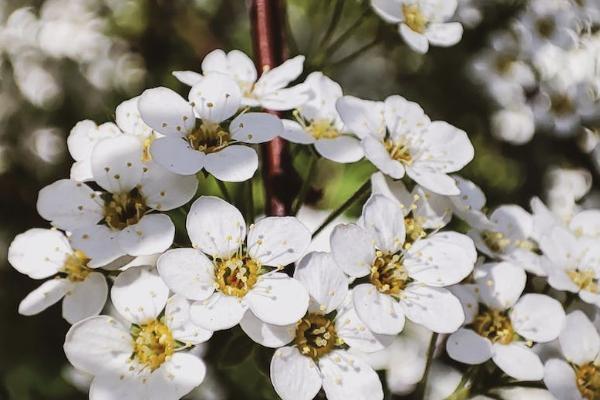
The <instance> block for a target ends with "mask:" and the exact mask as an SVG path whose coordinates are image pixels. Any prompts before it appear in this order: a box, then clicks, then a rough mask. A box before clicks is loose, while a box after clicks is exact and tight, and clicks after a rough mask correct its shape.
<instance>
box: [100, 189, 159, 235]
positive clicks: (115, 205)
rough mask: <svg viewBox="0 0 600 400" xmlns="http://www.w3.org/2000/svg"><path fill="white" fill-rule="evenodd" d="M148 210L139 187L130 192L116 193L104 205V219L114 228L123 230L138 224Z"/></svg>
mask: <svg viewBox="0 0 600 400" xmlns="http://www.w3.org/2000/svg"><path fill="white" fill-rule="evenodd" d="M146 211H148V206H146V202H145V201H144V197H143V196H142V194H141V193H140V191H139V190H138V189H137V188H134V189H133V190H132V191H131V192H128V193H114V194H112V195H111V197H110V200H108V201H107V202H106V203H105V206H104V221H105V222H106V225H108V226H109V227H111V228H112V229H116V230H121V229H124V228H126V227H128V226H130V225H135V224H137V223H138V222H139V221H140V219H142V217H143V216H144V214H145V213H146Z"/></svg>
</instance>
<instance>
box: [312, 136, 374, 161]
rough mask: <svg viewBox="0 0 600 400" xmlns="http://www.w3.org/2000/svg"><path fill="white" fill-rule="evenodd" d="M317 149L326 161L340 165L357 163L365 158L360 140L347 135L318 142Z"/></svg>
mask: <svg viewBox="0 0 600 400" xmlns="http://www.w3.org/2000/svg"><path fill="white" fill-rule="evenodd" d="M315 149H316V150H317V153H319V154H320V155H321V156H323V157H325V158H326V159H328V160H331V161H335V162H339V163H352V162H356V161H358V160H360V159H361V158H363V156H364V152H363V149H362V146H361V145H360V142H359V141H358V139H356V138H354V137H351V136H346V135H344V136H340V137H337V138H335V139H321V140H317V142H316V143H315Z"/></svg>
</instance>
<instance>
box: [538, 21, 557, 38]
mask: <svg viewBox="0 0 600 400" xmlns="http://www.w3.org/2000/svg"><path fill="white" fill-rule="evenodd" d="M535 29H536V30H537V31H538V33H539V34H540V36H541V37H544V38H549V37H550V36H552V34H553V33H554V30H555V29H556V24H555V23H554V20H553V19H552V18H540V19H538V20H537V21H536V22H535Z"/></svg>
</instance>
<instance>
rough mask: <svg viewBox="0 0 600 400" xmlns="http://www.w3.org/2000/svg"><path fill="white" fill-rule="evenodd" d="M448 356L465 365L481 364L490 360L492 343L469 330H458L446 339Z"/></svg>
mask: <svg viewBox="0 0 600 400" xmlns="http://www.w3.org/2000/svg"><path fill="white" fill-rule="evenodd" d="M446 351H447V352H448V355H449V356H450V357H451V358H452V359H453V360H456V361H460V362H462V363H465V364H481V363H484V362H486V361H487V360H489V359H490V358H492V342H490V341H489V339H487V338H484V337H482V336H479V335H478V334H477V333H475V332H473V331H472V330H471V329H464V328H460V329H459V330H458V331H456V332H454V333H453V334H451V335H450V337H448V341H447V342H446Z"/></svg>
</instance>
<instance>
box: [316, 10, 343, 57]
mask: <svg viewBox="0 0 600 400" xmlns="http://www.w3.org/2000/svg"><path fill="white" fill-rule="evenodd" d="M344 4H345V0H337V1H336V2H335V5H334V6H333V10H332V12H331V19H330V21H329V26H328V27H327V31H325V34H324V35H323V38H322V39H321V45H322V46H326V45H327V43H329V40H330V39H331V35H333V32H335V28H336V27H337V25H338V23H339V22H340V20H341V19H342V13H343V11H344Z"/></svg>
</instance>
